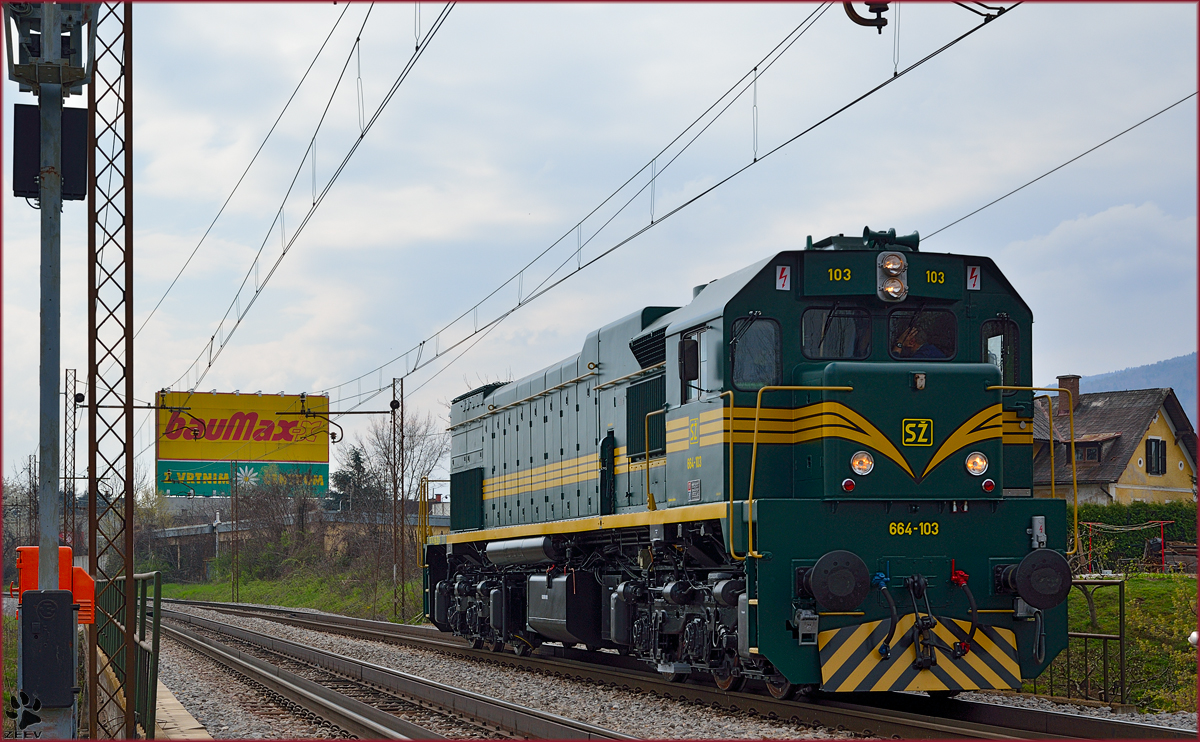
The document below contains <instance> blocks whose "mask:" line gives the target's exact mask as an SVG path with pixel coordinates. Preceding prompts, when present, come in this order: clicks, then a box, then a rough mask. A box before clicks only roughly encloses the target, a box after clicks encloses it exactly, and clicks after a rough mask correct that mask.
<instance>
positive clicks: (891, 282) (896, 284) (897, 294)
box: [883, 278, 908, 300]
mask: <svg viewBox="0 0 1200 742" xmlns="http://www.w3.org/2000/svg"><path fill="white" fill-rule="evenodd" d="M883 293H884V294H885V295H886V296H887V297H888V298H889V299H895V300H900V299H903V298H904V295H905V294H907V293H908V289H906V288H904V282H903V281H901V280H900V279H899V278H889V279H888V280H886V281H884V282H883Z"/></svg>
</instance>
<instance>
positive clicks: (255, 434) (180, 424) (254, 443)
mask: <svg viewBox="0 0 1200 742" xmlns="http://www.w3.org/2000/svg"><path fill="white" fill-rule="evenodd" d="M156 396H157V402H158V405H157V407H158V409H157V410H156V415H157V416H158V420H157V430H156V434H157V435H156V440H157V456H156V458H157V459H158V460H159V461H163V460H170V461H290V462H303V463H313V464H328V463H329V423H328V422H327V421H326V419H325V416H326V415H327V414H328V412H329V397H325V396H317V395H307V396H306V397H305V398H304V400H303V404H302V403H301V398H300V395H298V394H288V395H279V394H264V395H262V396H259V395H257V394H233V393H229V392H222V393H216V394H214V393H205V392H196V393H193V394H189V393H187V392H158V393H157V395H156ZM303 410H307V411H310V412H315V413H317V414H318V415H320V417H309V416H306V415H303V414H300V413H301V412H302V411H303Z"/></svg>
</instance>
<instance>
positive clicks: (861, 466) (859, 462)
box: [850, 451, 875, 477]
mask: <svg viewBox="0 0 1200 742" xmlns="http://www.w3.org/2000/svg"><path fill="white" fill-rule="evenodd" d="M850 468H851V469H853V470H854V473H855V474H857V475H859V476H860V477H862V476H866V475H867V474H870V473H871V470H872V469H874V468H875V457H874V456H872V455H871V454H869V453H867V452H866V451H859V452H858V453H856V454H854V455H853V456H851V457H850Z"/></svg>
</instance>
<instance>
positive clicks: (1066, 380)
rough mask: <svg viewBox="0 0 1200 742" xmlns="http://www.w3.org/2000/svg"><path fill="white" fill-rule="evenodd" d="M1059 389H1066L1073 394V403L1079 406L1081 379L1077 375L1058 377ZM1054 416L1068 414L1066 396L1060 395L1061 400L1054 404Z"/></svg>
mask: <svg viewBox="0 0 1200 742" xmlns="http://www.w3.org/2000/svg"><path fill="white" fill-rule="evenodd" d="M1058 388H1059V389H1065V390H1067V391H1068V392H1070V393H1071V403H1072V404H1073V405H1078V404H1079V377H1078V376H1076V375H1075V374H1066V375H1065V376H1060V377H1058ZM1054 414H1055V415H1065V414H1067V400H1066V398H1065V396H1064V395H1059V399H1058V400H1055V402H1054Z"/></svg>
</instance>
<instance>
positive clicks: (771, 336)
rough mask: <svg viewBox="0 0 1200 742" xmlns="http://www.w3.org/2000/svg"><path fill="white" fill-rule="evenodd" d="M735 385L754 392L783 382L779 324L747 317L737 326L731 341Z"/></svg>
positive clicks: (736, 322)
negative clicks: (781, 380)
mask: <svg viewBox="0 0 1200 742" xmlns="http://www.w3.org/2000/svg"><path fill="white" fill-rule="evenodd" d="M730 346H731V347H730V349H729V352H730V355H731V361H732V363H733V386H734V388H736V389H741V390H742V391H754V390H756V389H761V388H762V387H764V386H770V385H772V384H778V383H780V379H781V378H782V376H783V373H782V365H781V359H780V350H779V323H778V322H776V321H775V320H773V319H764V318H762V317H743V318H741V319H738V320H735V321H734V323H733V340H732V341H731V342H730Z"/></svg>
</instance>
